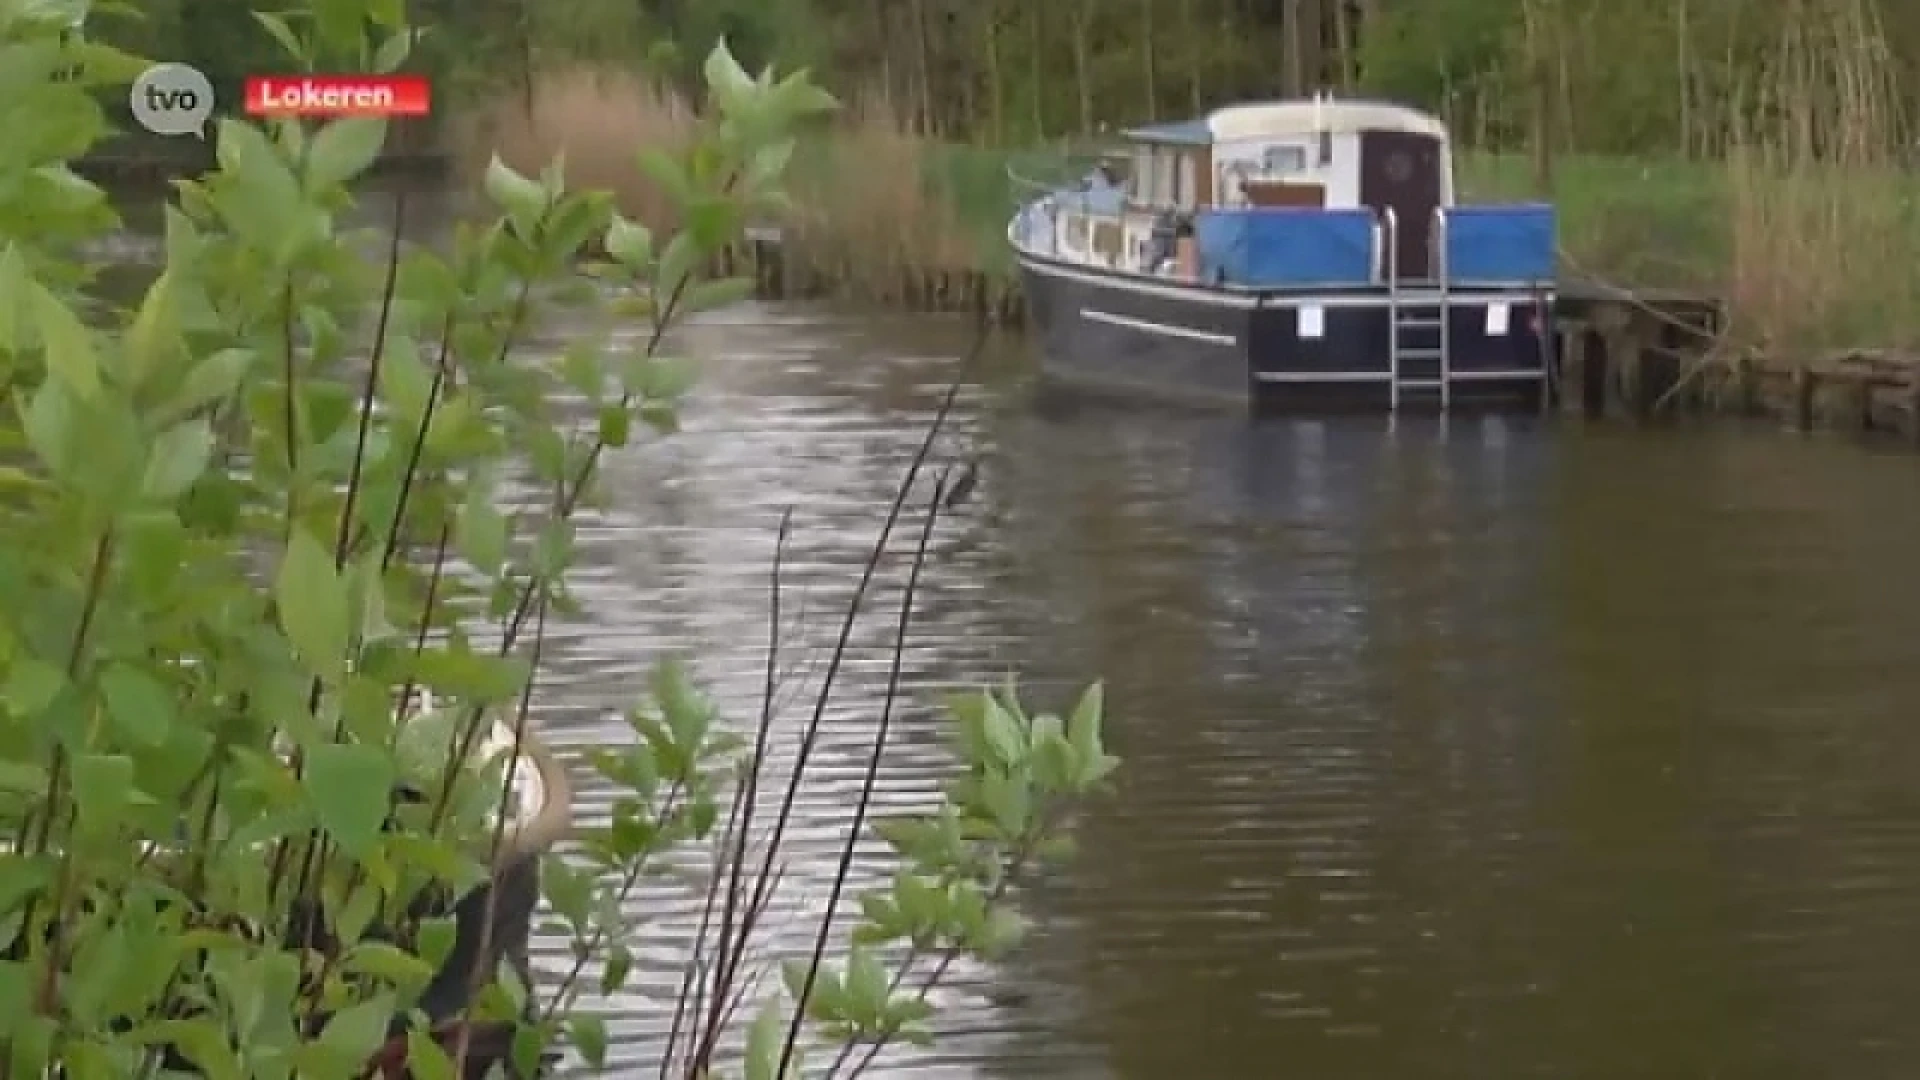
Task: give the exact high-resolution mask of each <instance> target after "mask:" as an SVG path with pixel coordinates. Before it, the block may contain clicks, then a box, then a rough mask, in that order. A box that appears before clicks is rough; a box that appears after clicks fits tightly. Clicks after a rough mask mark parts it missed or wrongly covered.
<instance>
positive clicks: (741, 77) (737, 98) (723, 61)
mask: <svg viewBox="0 0 1920 1080" xmlns="http://www.w3.org/2000/svg"><path fill="white" fill-rule="evenodd" d="M700 73H701V75H702V76H703V77H704V78H705V79H706V83H707V89H708V90H710V91H711V92H712V93H713V96H714V98H715V99H716V100H717V101H719V102H720V103H721V104H722V106H732V105H736V104H738V103H740V102H742V101H744V100H746V98H747V96H748V95H749V94H751V93H753V91H754V81H753V76H752V75H749V74H747V69H746V68H743V67H741V66H740V61H738V60H736V59H734V57H733V50H732V49H731V48H729V47H728V46H727V39H726V38H725V37H722V38H720V39H719V40H717V41H715V42H714V43H713V49H712V50H711V51H710V52H708V53H707V60H706V63H705V64H703V65H701V68H700Z"/></svg>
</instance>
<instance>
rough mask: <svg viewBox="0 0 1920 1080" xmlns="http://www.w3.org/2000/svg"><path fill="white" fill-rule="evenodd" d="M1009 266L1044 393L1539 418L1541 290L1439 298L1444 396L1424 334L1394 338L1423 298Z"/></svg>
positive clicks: (1543, 331)
mask: <svg viewBox="0 0 1920 1080" xmlns="http://www.w3.org/2000/svg"><path fill="white" fill-rule="evenodd" d="M1020 264H1021V275H1022V282H1023V286H1024V288H1025V290H1026V296H1027V306H1028V313H1029V319H1030V323H1031V325H1032V327H1033V329H1034V332H1035V336H1036V337H1037V339H1038V343H1039V348H1040V351H1041V357H1042V368H1043V371H1044V372H1045V374H1046V376H1047V377H1048V378H1049V379H1050V380H1052V381H1057V382H1062V383H1069V384H1074V385H1078V386H1085V387H1093V388H1098V389H1101V390H1108V391H1115V392H1123V393H1132V394H1139V395H1146V396H1151V397H1155V398H1160V399H1163V400H1168V401H1178V402H1184V403H1191V404H1200V405H1209V406H1225V407H1232V408H1240V409H1249V410H1259V411H1262V412H1266V411H1288V412H1291V411H1306V412H1317V411H1329V410H1384V409H1390V408H1394V407H1396V406H1397V407H1399V408H1421V407H1442V406H1444V407H1447V408H1454V409H1457V408H1462V407H1484V408H1538V407H1539V406H1540V405H1541V403H1542V400H1543V395H1544V393H1545V391H1546V388H1547V379H1546V372H1547V371H1548V370H1549V366H1550V354H1549V344H1550V342H1551V339H1552V307H1553V299H1552V294H1551V293H1550V292H1546V291H1539V290H1525V289H1513V288H1508V287H1495V286H1475V285H1461V284H1457V283H1456V284H1452V285H1450V286H1449V289H1448V291H1447V296H1446V299H1447V306H1446V309H1445V310H1446V320H1447V329H1448V335H1449V341H1448V352H1449V356H1448V367H1449V369H1450V372H1451V375H1452V378H1451V379H1449V380H1447V381H1448V391H1447V393H1446V394H1445V395H1444V396H1443V395H1442V394H1441V393H1440V391H1439V388H1438V387H1437V386H1434V385H1431V384H1432V383H1433V382H1434V381H1435V380H1437V379H1438V378H1439V376H1440V375H1441V370H1440V361H1439V359H1438V357H1437V356H1436V355H1433V354H1434V353H1436V352H1437V351H1438V347H1439V330H1438V328H1437V326H1427V327H1415V326H1409V325H1407V324H1408V323H1409V322H1410V321H1411V320H1410V318H1409V313H1410V312H1413V311H1416V310H1431V311H1432V313H1434V314H1436V315H1437V314H1438V311H1439V310H1440V309H1439V308H1438V306H1437V298H1438V293H1437V292H1434V291H1427V292H1422V291H1421V290H1418V289H1415V288H1409V287H1407V286H1403V287H1402V289H1401V290H1400V291H1399V293H1398V294H1397V295H1396V294H1393V293H1390V292H1389V291H1388V290H1387V289H1386V288H1385V287H1383V286H1357V287H1346V288H1334V289H1282V290H1267V291H1247V290H1232V289H1220V288H1213V287H1210V286H1205V285H1198V284H1188V283H1182V282H1175V281H1166V280H1162V279H1155V278H1146V277H1142V276H1139V275H1132V274H1124V273H1115V272H1110V271H1102V270H1099V269H1091V268H1087V267H1084V266H1077V265H1073V264H1070V263H1065V262H1060V261H1056V260H1051V259H1046V258H1042V257H1039V256H1033V255H1028V254H1024V253H1023V254H1022V255H1021V258H1020ZM1396 308H1397V309H1398V310H1399V313H1400V314H1399V320H1400V322H1401V324H1402V325H1401V329H1400V330H1399V331H1398V333H1399V336H1400V340H1401V346H1402V357H1401V363H1400V376H1401V380H1402V384H1401V389H1400V392H1399V394H1398V395H1396V394H1395V392H1394V379H1393V374H1394V372H1393V361H1392V352H1393V350H1392V341H1393V338H1394V336H1395V333H1396V331H1395V329H1394V326H1395V321H1396ZM1423 334H1424V336H1422V335H1423ZM1423 382H1424V383H1426V385H1421V384H1422V383H1423Z"/></svg>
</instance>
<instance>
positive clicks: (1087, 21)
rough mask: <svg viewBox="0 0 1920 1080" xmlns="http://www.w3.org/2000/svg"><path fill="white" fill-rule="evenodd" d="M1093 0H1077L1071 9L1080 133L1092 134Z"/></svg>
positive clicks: (1074, 73) (1074, 76)
mask: <svg viewBox="0 0 1920 1080" xmlns="http://www.w3.org/2000/svg"><path fill="white" fill-rule="evenodd" d="M1093 3H1094V0H1079V2H1078V3H1077V4H1075V5H1074V10H1073V78H1074V82H1075V83H1076V84H1077V86H1078V89H1079V93H1080V134H1082V135H1091V134H1093V72H1092V71H1091V70H1090V69H1091V67H1092V60H1091V58H1090V57H1089V55H1088V54H1089V53H1090V52H1091V51H1092V45H1091V42H1090V41H1089V40H1088V39H1089V38H1091V37H1092V36H1093Z"/></svg>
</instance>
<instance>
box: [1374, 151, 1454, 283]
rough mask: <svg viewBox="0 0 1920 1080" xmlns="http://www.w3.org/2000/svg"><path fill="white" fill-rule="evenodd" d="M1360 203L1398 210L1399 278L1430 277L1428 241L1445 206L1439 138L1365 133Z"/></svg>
mask: <svg viewBox="0 0 1920 1080" xmlns="http://www.w3.org/2000/svg"><path fill="white" fill-rule="evenodd" d="M1360 202H1361V203H1362V204H1364V205H1366V206H1370V207H1372V208H1373V209H1374V210H1375V211H1380V210H1384V209H1386V208H1387V207H1392V208H1393V213H1394V217H1395V218H1396V219H1397V221H1398V225H1399V237H1400V242H1399V244H1398V249H1399V257H1400V276H1401V277H1402V278H1425V277H1430V276H1431V275H1432V273H1433V268H1432V267H1431V266H1430V265H1429V256H1430V250H1429V247H1428V239H1429V237H1430V236H1431V235H1432V232H1433V212H1434V210H1435V209H1436V208H1438V207H1439V205H1440V142H1439V140H1437V139H1434V138H1431V137H1429V136H1426V135H1419V134H1415V133H1414V132H1410V131H1369V132H1365V133H1363V134H1362V135H1361V136H1360Z"/></svg>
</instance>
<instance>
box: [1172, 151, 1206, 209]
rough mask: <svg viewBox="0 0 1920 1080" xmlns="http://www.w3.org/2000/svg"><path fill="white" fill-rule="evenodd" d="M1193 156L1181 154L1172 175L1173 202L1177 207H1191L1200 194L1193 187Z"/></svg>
mask: <svg viewBox="0 0 1920 1080" xmlns="http://www.w3.org/2000/svg"><path fill="white" fill-rule="evenodd" d="M1193 177H1194V171H1193V155H1192V154H1181V155H1180V164H1179V167H1178V169H1177V170H1176V171H1175V172H1174V174H1173V201H1174V204H1175V205H1177V206H1191V205H1193V203H1194V202H1195V201H1196V200H1197V199H1198V198H1199V195H1200V193H1199V192H1198V191H1195V190H1194V186H1193Z"/></svg>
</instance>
